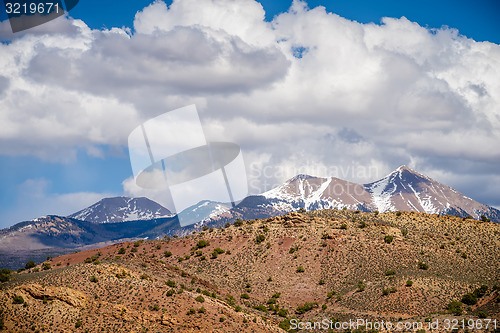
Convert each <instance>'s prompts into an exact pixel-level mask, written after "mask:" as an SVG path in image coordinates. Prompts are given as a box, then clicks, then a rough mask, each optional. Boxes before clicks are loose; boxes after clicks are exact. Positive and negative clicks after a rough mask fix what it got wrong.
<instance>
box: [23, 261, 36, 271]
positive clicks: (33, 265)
mask: <svg viewBox="0 0 500 333" xmlns="http://www.w3.org/2000/svg"><path fill="white" fill-rule="evenodd" d="M35 266H36V264H35V262H34V261H33V260H30V261H28V262H27V263H26V265H24V268H26V269H30V268H33V267H35Z"/></svg>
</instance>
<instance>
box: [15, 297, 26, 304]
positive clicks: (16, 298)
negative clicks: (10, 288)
mask: <svg viewBox="0 0 500 333" xmlns="http://www.w3.org/2000/svg"><path fill="white" fill-rule="evenodd" d="M13 303H14V304H23V303H24V298H23V296H14V299H13Z"/></svg>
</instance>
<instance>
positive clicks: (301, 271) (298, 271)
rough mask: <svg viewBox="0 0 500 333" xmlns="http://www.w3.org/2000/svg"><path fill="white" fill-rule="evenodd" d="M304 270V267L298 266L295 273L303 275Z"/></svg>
mask: <svg viewBox="0 0 500 333" xmlns="http://www.w3.org/2000/svg"><path fill="white" fill-rule="evenodd" d="M305 271H306V270H305V269H304V267H302V266H299V267H297V273H304V272H305Z"/></svg>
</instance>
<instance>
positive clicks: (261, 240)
mask: <svg viewBox="0 0 500 333" xmlns="http://www.w3.org/2000/svg"><path fill="white" fill-rule="evenodd" d="M265 240H266V236H264V235H263V234H260V235H258V236H257V237H255V243H257V244H260V243H262V242H263V241H265Z"/></svg>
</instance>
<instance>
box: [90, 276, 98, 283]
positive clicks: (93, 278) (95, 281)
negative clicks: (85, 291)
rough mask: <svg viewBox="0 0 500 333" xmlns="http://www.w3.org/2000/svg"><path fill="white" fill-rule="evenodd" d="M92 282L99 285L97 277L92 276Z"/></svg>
mask: <svg viewBox="0 0 500 333" xmlns="http://www.w3.org/2000/svg"><path fill="white" fill-rule="evenodd" d="M90 282H94V283H97V278H96V277H95V275H92V276H91V277H90Z"/></svg>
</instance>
